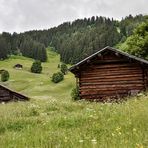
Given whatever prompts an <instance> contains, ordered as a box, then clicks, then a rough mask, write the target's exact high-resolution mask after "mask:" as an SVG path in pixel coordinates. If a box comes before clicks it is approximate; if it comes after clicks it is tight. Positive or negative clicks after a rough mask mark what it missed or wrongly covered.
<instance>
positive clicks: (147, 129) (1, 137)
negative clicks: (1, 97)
mask: <svg viewBox="0 0 148 148" xmlns="http://www.w3.org/2000/svg"><path fill="white" fill-rule="evenodd" d="M48 55H49V60H48V62H46V63H43V64H42V65H43V72H42V74H32V73H31V72H30V67H31V64H32V62H33V60H32V59H29V58H24V57H20V56H12V57H11V58H9V59H7V60H5V61H0V69H6V70H8V71H9V72H10V76H11V77H10V80H9V81H8V82H6V83H2V84H3V85H5V86H7V87H10V88H12V89H14V90H16V91H18V92H21V93H23V94H25V95H27V96H29V97H30V98H31V99H30V101H28V102H11V103H7V104H0V148H147V147H148V96H147V93H145V94H140V95H139V96H137V97H133V98H130V99H129V100H128V101H126V102H123V103H120V104H116V103H114V104H111V103H105V104H102V103H93V102H91V103H90V102H86V101H77V102H74V101H72V99H71V97H70V93H71V89H72V88H73V87H74V86H75V79H74V76H73V75H72V74H71V73H69V74H68V75H66V76H65V79H64V81H62V82H60V83H58V84H54V83H52V82H51V80H50V77H51V76H52V74H53V73H54V72H57V71H58V70H59V69H58V68H57V66H58V64H59V63H60V60H59V55H58V54H56V53H54V52H51V51H49V53H48ZM18 63H19V64H22V65H23V66H24V68H23V70H16V69H13V66H14V65H15V64H18Z"/></svg>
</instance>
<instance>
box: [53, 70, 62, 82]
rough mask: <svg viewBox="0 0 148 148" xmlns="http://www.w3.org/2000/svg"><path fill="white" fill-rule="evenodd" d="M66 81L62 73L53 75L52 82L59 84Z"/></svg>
mask: <svg viewBox="0 0 148 148" xmlns="http://www.w3.org/2000/svg"><path fill="white" fill-rule="evenodd" d="M63 79H64V75H63V73H61V72H57V73H54V74H53V75H52V82H54V83H59V82H61V81H62V80H63Z"/></svg>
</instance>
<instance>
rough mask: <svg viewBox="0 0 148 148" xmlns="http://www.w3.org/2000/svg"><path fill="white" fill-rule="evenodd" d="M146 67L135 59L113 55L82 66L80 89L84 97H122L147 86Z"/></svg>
mask: <svg viewBox="0 0 148 148" xmlns="http://www.w3.org/2000/svg"><path fill="white" fill-rule="evenodd" d="M147 84H148V83H147V75H146V72H145V68H144V67H143V66H142V65H141V64H139V63H137V62H134V61H132V62H131V61H129V60H127V59H124V58H121V57H118V56H115V55H112V56H104V57H103V58H102V57H101V59H99V58H98V59H95V60H93V62H90V63H89V64H87V66H86V65H85V66H83V67H81V70H80V73H79V91H80V96H81V98H83V99H89V100H90V99H98V101H106V100H107V99H121V98H123V97H125V96H128V95H135V94H137V93H139V92H140V91H143V90H145V89H146V87H147Z"/></svg>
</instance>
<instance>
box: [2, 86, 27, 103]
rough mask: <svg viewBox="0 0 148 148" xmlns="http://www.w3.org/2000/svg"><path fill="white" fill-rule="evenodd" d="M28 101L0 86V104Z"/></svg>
mask: <svg viewBox="0 0 148 148" xmlns="http://www.w3.org/2000/svg"><path fill="white" fill-rule="evenodd" d="M26 100H29V98H28V97H26V96H24V95H22V94H20V93H17V92H15V91H12V90H11V89H9V88H7V87H5V86H3V85H0V103H1V102H9V101H26Z"/></svg>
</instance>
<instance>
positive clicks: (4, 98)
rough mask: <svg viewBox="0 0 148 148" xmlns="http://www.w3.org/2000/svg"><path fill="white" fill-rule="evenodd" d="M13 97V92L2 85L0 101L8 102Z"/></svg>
mask: <svg viewBox="0 0 148 148" xmlns="http://www.w3.org/2000/svg"><path fill="white" fill-rule="evenodd" d="M11 99H12V95H11V93H10V92H9V91H8V90H6V89H4V88H3V87H0V102H7V101H10V100H11Z"/></svg>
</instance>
